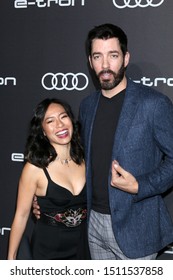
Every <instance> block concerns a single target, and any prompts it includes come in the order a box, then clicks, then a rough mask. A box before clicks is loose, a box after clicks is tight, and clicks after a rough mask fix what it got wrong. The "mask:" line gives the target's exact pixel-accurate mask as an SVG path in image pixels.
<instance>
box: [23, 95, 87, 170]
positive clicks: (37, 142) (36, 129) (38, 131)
mask: <svg viewBox="0 0 173 280" xmlns="http://www.w3.org/2000/svg"><path fill="white" fill-rule="evenodd" d="M52 103H55V104H59V105H61V106H62V107H63V108H64V110H65V111H66V113H67V115H68V116H69V118H70V119H71V121H72V125H73V134H72V139H71V148H70V157H71V158H72V160H73V161H74V162H75V163H77V164H79V165H80V164H81V163H82V162H83V160H84V152H83V147H82V145H81V142H80V135H79V123H78V122H76V121H75V119H74V115H73V112H72V110H71V107H70V105H69V104H68V103H66V102H65V101H63V100H60V99H56V98H52V99H49V98H47V99H44V100H43V101H42V102H41V103H39V104H38V106H37V107H36V109H35V112H34V116H33V118H32V120H31V122H30V128H29V136H28V138H27V142H26V147H25V160H26V161H28V162H30V163H32V164H34V165H36V166H38V167H41V168H44V167H47V166H48V165H49V163H50V162H52V161H54V160H55V158H56V157H57V153H56V151H55V149H54V147H53V146H52V145H51V144H50V142H49V140H48V139H47V137H46V136H45V135H44V134H43V128H42V122H43V119H44V117H45V114H46V112H47V109H48V107H49V105H50V104H52Z"/></svg>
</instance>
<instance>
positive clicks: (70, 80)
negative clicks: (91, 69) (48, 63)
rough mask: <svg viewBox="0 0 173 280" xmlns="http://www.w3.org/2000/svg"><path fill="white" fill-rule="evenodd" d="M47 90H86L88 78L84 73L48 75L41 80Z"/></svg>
mask: <svg viewBox="0 0 173 280" xmlns="http://www.w3.org/2000/svg"><path fill="white" fill-rule="evenodd" d="M41 83H42V86H43V87H44V88H45V89H47V90H53V89H56V90H63V89H66V90H79V91H81V90H84V89H86V87H87V86H88V77H87V76H86V75H85V74H84V73H77V74H74V73H67V74H64V73H60V72H59V73H56V74H53V73H51V72H50V73H46V74H45V75H44V76H43V77H42V80H41Z"/></svg>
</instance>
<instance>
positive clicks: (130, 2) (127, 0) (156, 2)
mask: <svg viewBox="0 0 173 280" xmlns="http://www.w3.org/2000/svg"><path fill="white" fill-rule="evenodd" d="M164 1H165V0H119V1H118V0H113V4H114V6H115V7H117V8H119V9H124V8H136V7H140V8H146V7H149V6H150V7H154V8H156V7H158V6H160V5H162V3H163V2H164ZM120 3H121V4H120Z"/></svg>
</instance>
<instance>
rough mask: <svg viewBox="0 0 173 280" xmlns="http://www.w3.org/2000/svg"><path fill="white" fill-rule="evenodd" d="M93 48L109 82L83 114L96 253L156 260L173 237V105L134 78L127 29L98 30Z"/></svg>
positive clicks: (97, 67)
mask: <svg viewBox="0 0 173 280" xmlns="http://www.w3.org/2000/svg"><path fill="white" fill-rule="evenodd" d="M87 46H88V51H89V62H90V66H91V68H92V69H93V71H94V72H95V74H96V76H97V77H98V80H99V83H100V86H101V90H99V91H97V92H96V93H93V94H91V95H89V96H88V97H86V98H85V99H84V100H83V101H82V103H81V106H80V114H79V120H80V122H81V128H82V129H81V133H82V139H83V144H84V148H85V160H86V176H87V192H88V196H87V199H88V217H89V244H90V251H91V258H92V259H123V260H126V259H148V260H150V259H155V258H156V256H157V253H158V251H160V250H161V249H162V248H164V247H165V246H166V245H168V244H170V243H171V242H173V223H172V221H171V218H170V216H169V213H168V211H167V209H166V206H165V205H164V201H163V199H162V194H163V193H164V192H165V191H167V190H168V189H169V188H171V187H172V186H173V105H172V103H171V101H170V100H169V99H168V97H166V96H165V95H163V94H161V93H158V92H156V91H155V90H153V89H151V88H149V87H146V86H145V87H144V86H142V85H139V84H136V83H134V82H133V81H131V80H130V79H128V78H127V77H126V75H125V71H126V67H127V66H128V63H129V59H130V54H129V52H128V50H127V37H126V34H125V33H124V32H123V30H121V29H120V28H119V27H117V26H115V25H112V24H103V25H100V26H97V27H95V28H94V29H92V30H91V31H90V32H89V34H88V39H87Z"/></svg>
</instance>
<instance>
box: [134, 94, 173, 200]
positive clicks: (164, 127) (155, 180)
mask: <svg viewBox="0 0 173 280" xmlns="http://www.w3.org/2000/svg"><path fill="white" fill-rule="evenodd" d="M153 132H154V141H155V143H156V145H157V146H158V147H159V149H160V151H161V152H162V153H163V158H162V160H161V161H159V163H158V164H157V165H156V168H154V170H153V171H152V172H149V173H148V174H144V175H140V176H138V177H136V179H137V181H138V184H139V190H138V194H136V195H134V200H135V201H139V200H142V199H145V198H147V197H152V196H155V195H160V194H162V193H164V192H165V191H167V190H168V189H169V188H171V187H172V186H173V104H172V102H171V100H170V99H169V98H168V97H167V96H164V97H163V98H159V99H158V102H157V104H156V106H155V109H154V118H153ZM151 156H154V155H151Z"/></svg>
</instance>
